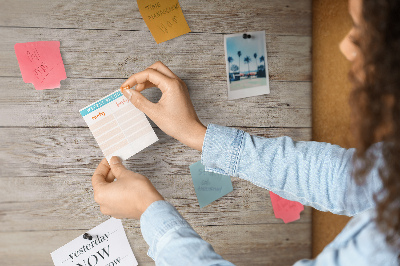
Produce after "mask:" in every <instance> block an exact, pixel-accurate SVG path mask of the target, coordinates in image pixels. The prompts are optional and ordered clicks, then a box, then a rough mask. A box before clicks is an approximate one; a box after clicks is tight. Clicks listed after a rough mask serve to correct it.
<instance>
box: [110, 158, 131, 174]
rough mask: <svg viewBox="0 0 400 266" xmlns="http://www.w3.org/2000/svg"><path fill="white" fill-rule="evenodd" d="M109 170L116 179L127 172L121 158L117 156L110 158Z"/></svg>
mask: <svg viewBox="0 0 400 266" xmlns="http://www.w3.org/2000/svg"><path fill="white" fill-rule="evenodd" d="M110 168H111V171H112V173H113V174H114V176H115V178H117V179H119V178H121V177H122V176H123V174H124V172H125V171H128V169H126V168H125V166H124V165H123V164H122V161H121V158H119V157H117V156H113V157H111V159H110Z"/></svg>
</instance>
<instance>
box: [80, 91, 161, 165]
mask: <svg viewBox="0 0 400 266" xmlns="http://www.w3.org/2000/svg"><path fill="white" fill-rule="evenodd" d="M79 112H80V114H81V115H82V117H83V119H84V120H85V122H86V124H87V125H88V126H89V129H90V131H91V132H92V134H93V136H94V138H95V139H96V141H97V143H98V144H99V146H100V148H101V150H102V151H103V154H104V156H105V157H106V159H107V161H110V159H111V157H112V156H118V157H120V158H121V159H122V160H126V159H128V158H129V157H131V156H133V155H135V154H136V153H138V152H140V151H141V150H143V149H144V148H146V147H148V146H150V145H151V144H153V143H154V142H156V141H157V140H158V137H157V135H156V133H154V130H153V128H152V127H151V125H150V123H149V121H148V120H147V118H146V115H145V114H144V113H143V112H141V111H140V110H139V109H137V108H136V107H135V106H134V105H133V104H132V103H131V102H130V101H129V100H128V99H127V98H126V97H125V96H124V95H123V94H122V93H121V92H120V91H119V90H117V91H115V92H113V93H111V94H109V95H107V96H106V97H104V98H102V99H100V100H98V101H97V102H95V103H92V104H90V105H88V106H86V107H85V108H83V109H81V110H80V111H79Z"/></svg>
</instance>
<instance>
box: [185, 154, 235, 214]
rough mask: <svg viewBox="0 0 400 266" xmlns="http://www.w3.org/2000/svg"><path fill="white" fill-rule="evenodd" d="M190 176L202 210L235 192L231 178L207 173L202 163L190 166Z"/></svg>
mask: <svg viewBox="0 0 400 266" xmlns="http://www.w3.org/2000/svg"><path fill="white" fill-rule="evenodd" d="M190 174H191V175H192V180H193V185H194V190H195V191H196V196H197V200H198V201H199V204H200V208H203V207H204V206H207V205H208V204H210V203H211V202H213V201H214V200H217V199H219V198H221V197H222V196H225V195H226V194H228V193H229V192H231V191H232V190H233V187H232V181H231V177H230V176H226V175H220V174H216V173H211V172H206V171H205V167H204V165H202V164H201V162H200V161H198V162H197V163H194V164H192V165H191V166H190Z"/></svg>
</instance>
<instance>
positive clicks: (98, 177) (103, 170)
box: [92, 159, 110, 189]
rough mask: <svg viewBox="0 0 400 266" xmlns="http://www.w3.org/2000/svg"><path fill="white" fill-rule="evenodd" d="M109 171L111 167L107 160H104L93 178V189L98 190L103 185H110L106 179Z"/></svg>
mask: <svg viewBox="0 0 400 266" xmlns="http://www.w3.org/2000/svg"><path fill="white" fill-rule="evenodd" d="M109 171H110V166H109V165H108V162H107V160H106V159H103V160H102V161H101V162H100V164H99V165H98V166H97V169H96V170H95V171H94V174H93V176H92V186H93V189H97V188H98V187H99V186H101V185H105V184H108V183H107V181H106V178H107V175H108V172H109Z"/></svg>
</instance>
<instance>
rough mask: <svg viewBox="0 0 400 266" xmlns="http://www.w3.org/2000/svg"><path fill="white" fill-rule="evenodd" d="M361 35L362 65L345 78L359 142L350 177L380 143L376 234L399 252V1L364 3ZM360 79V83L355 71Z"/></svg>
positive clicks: (366, 165) (366, 168)
mask: <svg viewBox="0 0 400 266" xmlns="http://www.w3.org/2000/svg"><path fill="white" fill-rule="evenodd" d="M362 2H363V3H362V18H361V19H362V23H361V24H362V25H360V27H361V28H360V36H359V37H358V38H357V39H356V40H355V43H356V45H357V46H358V47H359V49H360V51H361V57H362V62H361V63H360V65H359V66H356V65H354V66H353V70H352V71H351V73H350V77H351V80H352V82H353V87H354V90H353V93H352V95H351V100H350V103H351V106H352V109H353V116H354V118H355V121H354V124H355V126H354V128H353V129H354V130H355V136H356V139H357V141H358V144H357V152H356V156H355V160H357V161H360V162H362V164H361V165H359V166H358V167H356V169H355V172H354V177H355V179H356V181H357V182H358V183H359V184H362V183H363V181H364V180H365V179H366V176H367V174H368V173H369V172H370V170H371V169H372V168H373V167H374V165H375V163H376V160H377V157H376V156H373V155H371V153H369V152H367V151H368V149H369V148H370V147H371V145H373V144H374V143H376V142H382V158H383V160H384V166H383V167H381V168H380V169H379V175H380V178H381V180H382V184H383V188H382V190H381V191H379V192H378V193H377V194H376V195H375V196H374V200H375V202H376V210H377V217H376V222H377V224H378V227H379V229H380V231H381V232H382V233H383V234H385V236H386V241H387V243H388V244H389V245H390V246H392V247H393V248H395V249H396V250H400V19H399V16H400V1H399V0H363V1H362ZM360 70H361V72H362V73H363V74H364V75H362V78H359V75H358V74H357V73H358V72H359V71H360Z"/></svg>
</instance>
